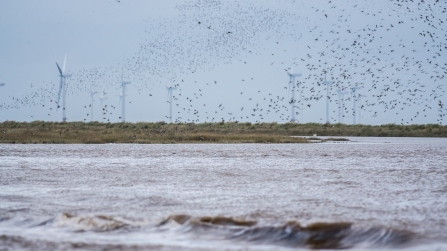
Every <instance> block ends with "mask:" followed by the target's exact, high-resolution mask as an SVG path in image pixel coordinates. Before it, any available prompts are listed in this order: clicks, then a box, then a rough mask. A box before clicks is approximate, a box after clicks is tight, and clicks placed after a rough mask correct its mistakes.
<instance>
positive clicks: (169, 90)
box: [166, 86, 177, 123]
mask: <svg viewBox="0 0 447 251" xmlns="http://www.w3.org/2000/svg"><path fill="white" fill-rule="evenodd" d="M166 90H168V97H169V123H172V91H173V90H177V86H171V87H168V86H166Z"/></svg>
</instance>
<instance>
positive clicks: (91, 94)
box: [90, 91, 98, 121]
mask: <svg viewBox="0 0 447 251" xmlns="http://www.w3.org/2000/svg"><path fill="white" fill-rule="evenodd" d="M97 93H98V92H97V91H94V92H92V91H91V92H90V97H91V103H90V106H91V109H92V110H91V113H90V121H93V96H95V94H97Z"/></svg>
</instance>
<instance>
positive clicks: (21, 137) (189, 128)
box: [0, 121, 447, 144]
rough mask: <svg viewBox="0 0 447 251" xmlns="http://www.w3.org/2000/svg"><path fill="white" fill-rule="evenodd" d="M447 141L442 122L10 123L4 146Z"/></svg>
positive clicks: (2, 136)
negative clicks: (317, 138) (355, 139)
mask: <svg viewBox="0 0 447 251" xmlns="http://www.w3.org/2000/svg"><path fill="white" fill-rule="evenodd" d="M314 134H317V135H318V136H332V137H334V138H337V137H346V136H374V137H447V126H440V125H436V124H430V125H408V126H401V125H395V124H389V125H382V126H369V125H355V126H354V125H344V124H333V125H326V124H316V123H309V124H277V123H261V124H251V123H202V124H193V123H191V124H185V123H179V124H166V123H164V122H157V123H113V124H111V123H110V124H109V123H99V122H90V123H82V122H69V123H58V122H43V121H34V122H30V123H25V122H24V123H22V122H13V121H7V122H3V123H0V143H30V144H33V143H68V144H71V143H92V144H96V143H143V144H149V143H154V144H155V143H162V144H163V143H168V144H170V143H206V142H208V143H306V142H307V140H306V139H303V138H300V137H290V136H312V135H314Z"/></svg>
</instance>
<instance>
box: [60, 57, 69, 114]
mask: <svg viewBox="0 0 447 251" xmlns="http://www.w3.org/2000/svg"><path fill="white" fill-rule="evenodd" d="M66 61H67V55H65V58H64V65H63V66H62V70H61V68H60V67H59V65H58V64H57V63H56V66H57V69H58V70H59V73H60V75H59V76H60V77H61V81H60V84H59V94H58V95H57V109H59V107H60V105H59V102H60V100H61V92H62V121H63V122H66V121H67V117H66V116H65V108H66V107H65V94H66V90H67V86H66V79H67V78H69V77H71V75H69V74H65V63H66ZM57 109H56V110H57Z"/></svg>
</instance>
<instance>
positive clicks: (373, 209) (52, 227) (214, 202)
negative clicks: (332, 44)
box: [0, 138, 447, 250]
mask: <svg viewBox="0 0 447 251" xmlns="http://www.w3.org/2000/svg"><path fill="white" fill-rule="evenodd" d="M351 140H352V142H350V143H320V144H271V145H270V144H238V145H113V144H112V145H0V250H71V249H76V250H292V249H298V250H306V249H312V248H326V249H339V248H350V249H352V250H370V249H380V250H383V249H396V248H397V249H404V250H447V139H425V138H351Z"/></svg>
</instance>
